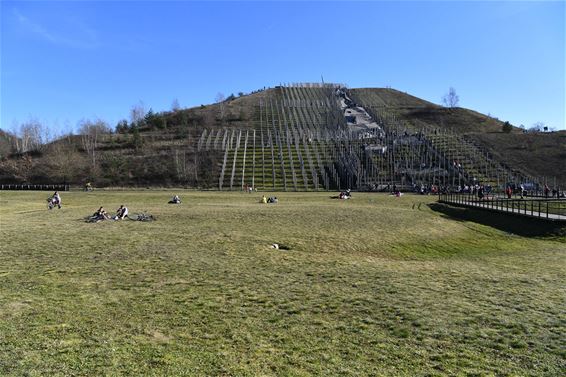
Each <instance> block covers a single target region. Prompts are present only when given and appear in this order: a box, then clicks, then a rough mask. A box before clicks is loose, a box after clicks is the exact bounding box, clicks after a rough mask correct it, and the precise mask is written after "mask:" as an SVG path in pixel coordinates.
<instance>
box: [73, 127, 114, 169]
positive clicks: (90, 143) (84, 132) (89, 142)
mask: <svg viewBox="0 0 566 377" xmlns="http://www.w3.org/2000/svg"><path fill="white" fill-rule="evenodd" d="M79 132H80V134H81V142H82V146H83V148H84V150H85V151H86V152H87V154H88V156H89V158H90V161H91V163H92V169H93V171H94V170H95V169H96V149H97V148H98V143H99V142H100V139H101V136H102V135H103V134H109V133H111V132H112V130H111V129H110V126H108V124H107V123H106V122H104V121H102V120H100V119H98V120H97V121H95V122H92V121H90V120H82V121H81V122H80V128H79Z"/></svg>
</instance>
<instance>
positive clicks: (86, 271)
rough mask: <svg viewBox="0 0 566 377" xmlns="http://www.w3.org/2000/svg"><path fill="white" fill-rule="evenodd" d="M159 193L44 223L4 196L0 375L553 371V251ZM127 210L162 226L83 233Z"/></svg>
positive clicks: (387, 203) (94, 203)
mask: <svg viewBox="0 0 566 377" xmlns="http://www.w3.org/2000/svg"><path fill="white" fill-rule="evenodd" d="M171 195H172V192H166V191H147V192H95V193H88V194H87V193H78V192H73V193H64V195H63V200H64V205H65V206H64V209H63V210H54V211H51V212H47V211H46V210H45V209H44V207H45V203H44V198H45V196H46V195H45V193H32V192H10V193H7V192H0V204H1V206H0V237H1V239H2V240H3V241H2V243H1V246H0V276H1V278H2V285H1V286H0V334H1V336H0V374H2V375H21V374H29V375H38V374H49V375H51V374H53V375H101V374H112V375H120V374H123V375H140V374H152V375H166V374H167V375H203V376H204V375H226V376H227V375H239V376H240V375H313V374H314V375H352V376H353V375H356V376H357V375H376V374H379V375H425V374H432V375H434V374H439V373H440V374H455V373H457V372H461V373H470V374H474V373H475V374H488V373H493V374H497V375H502V374H515V375H558V374H559V373H560V370H564V369H563V368H564V367H565V356H566V355H565V354H564V348H563V345H564V343H563V338H561V336H562V335H563V334H564V331H565V321H566V316H565V315H564V313H565V312H566V310H565V309H566V307H565V303H564V295H565V293H566V292H565V288H564V287H565V279H564V276H565V272H566V264H565V252H566V243H565V242H564V241H565V240H564V239H562V240H561V241H560V240H559V241H556V240H555V241H549V240H537V239H525V238H522V237H517V236H513V235H509V234H506V233H503V232H500V231H497V230H494V229H492V228H488V227H485V226H481V225H477V224H473V223H468V222H459V221H454V220H450V219H447V218H445V217H443V216H441V215H439V214H437V213H435V212H432V211H431V210H429V209H428V207H427V206H426V205H425V204H426V202H427V201H430V200H432V198H425V197H413V196H405V197H402V198H393V197H389V196H382V195H376V194H373V195H369V194H355V197H354V199H352V200H350V201H338V200H330V199H328V196H329V195H328V194H321V193H313V194H293V193H283V194H278V196H280V199H281V203H280V204H278V205H274V206H268V205H260V204H257V203H256V201H257V200H258V199H259V197H258V195H247V194H238V193H196V192H186V193H183V194H182V197H183V199H184V200H185V202H184V203H183V204H182V205H181V206H170V205H169V206H168V205H166V204H164V203H166V201H167V200H168V199H169V198H170V196H171ZM420 202H423V204H422V205H421V207H420V209H419V207H418V205H415V206H414V209H413V204H415V203H420ZM122 203H125V204H127V205H129V206H130V209H131V210H132V211H133V212H136V211H137V210H140V209H144V210H148V211H150V212H151V213H153V214H154V215H157V216H158V221H156V222H153V223H139V222H133V221H125V222H119V223H114V222H105V223H99V224H87V223H84V222H82V220H81V218H82V217H83V216H85V215H88V214H90V213H92V212H93V211H94V210H95V209H96V208H97V207H98V206H99V205H101V204H103V205H105V207H107V208H109V209H114V208H117V207H118V205H119V204H122ZM273 242H278V243H281V244H284V245H286V246H289V247H290V248H291V250H290V251H281V250H279V251H276V250H273V249H270V248H269V247H268V245H269V244H271V243H273Z"/></svg>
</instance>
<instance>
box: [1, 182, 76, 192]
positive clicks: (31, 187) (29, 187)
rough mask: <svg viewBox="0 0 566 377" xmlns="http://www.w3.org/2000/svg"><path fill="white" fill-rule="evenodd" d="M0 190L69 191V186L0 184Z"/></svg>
mask: <svg viewBox="0 0 566 377" xmlns="http://www.w3.org/2000/svg"><path fill="white" fill-rule="evenodd" d="M0 190H36V191H69V185H27V184H18V185H15V184H9V185H5V184H0Z"/></svg>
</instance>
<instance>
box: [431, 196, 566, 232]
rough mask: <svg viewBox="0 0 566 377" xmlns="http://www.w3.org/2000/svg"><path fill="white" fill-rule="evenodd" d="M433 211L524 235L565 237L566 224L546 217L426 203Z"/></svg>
mask: <svg viewBox="0 0 566 377" xmlns="http://www.w3.org/2000/svg"><path fill="white" fill-rule="evenodd" d="M428 206H429V207H430V208H431V209H432V210H433V211H436V212H440V213H442V214H443V215H444V216H445V217H447V218H450V219H452V220H457V221H473V222H476V223H479V224H482V225H487V226H491V227H493V228H496V229H499V230H503V231H505V232H509V233H513V234H517V235H520V236H526V237H565V236H566V225H564V223H559V222H556V221H549V220H546V219H538V218H530V217H523V216H516V215H511V214H507V213H499V212H494V211H485V210H481V209H475V208H466V207H455V206H450V205H447V204H444V203H431V204H429V205H428Z"/></svg>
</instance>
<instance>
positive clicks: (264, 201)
mask: <svg viewBox="0 0 566 377" xmlns="http://www.w3.org/2000/svg"><path fill="white" fill-rule="evenodd" d="M259 202H260V203H261V204H276V203H279V199H277V197H276V196H270V197H269V198H267V197H266V196H265V195H263V196H262V197H261V200H260V201H259Z"/></svg>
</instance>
